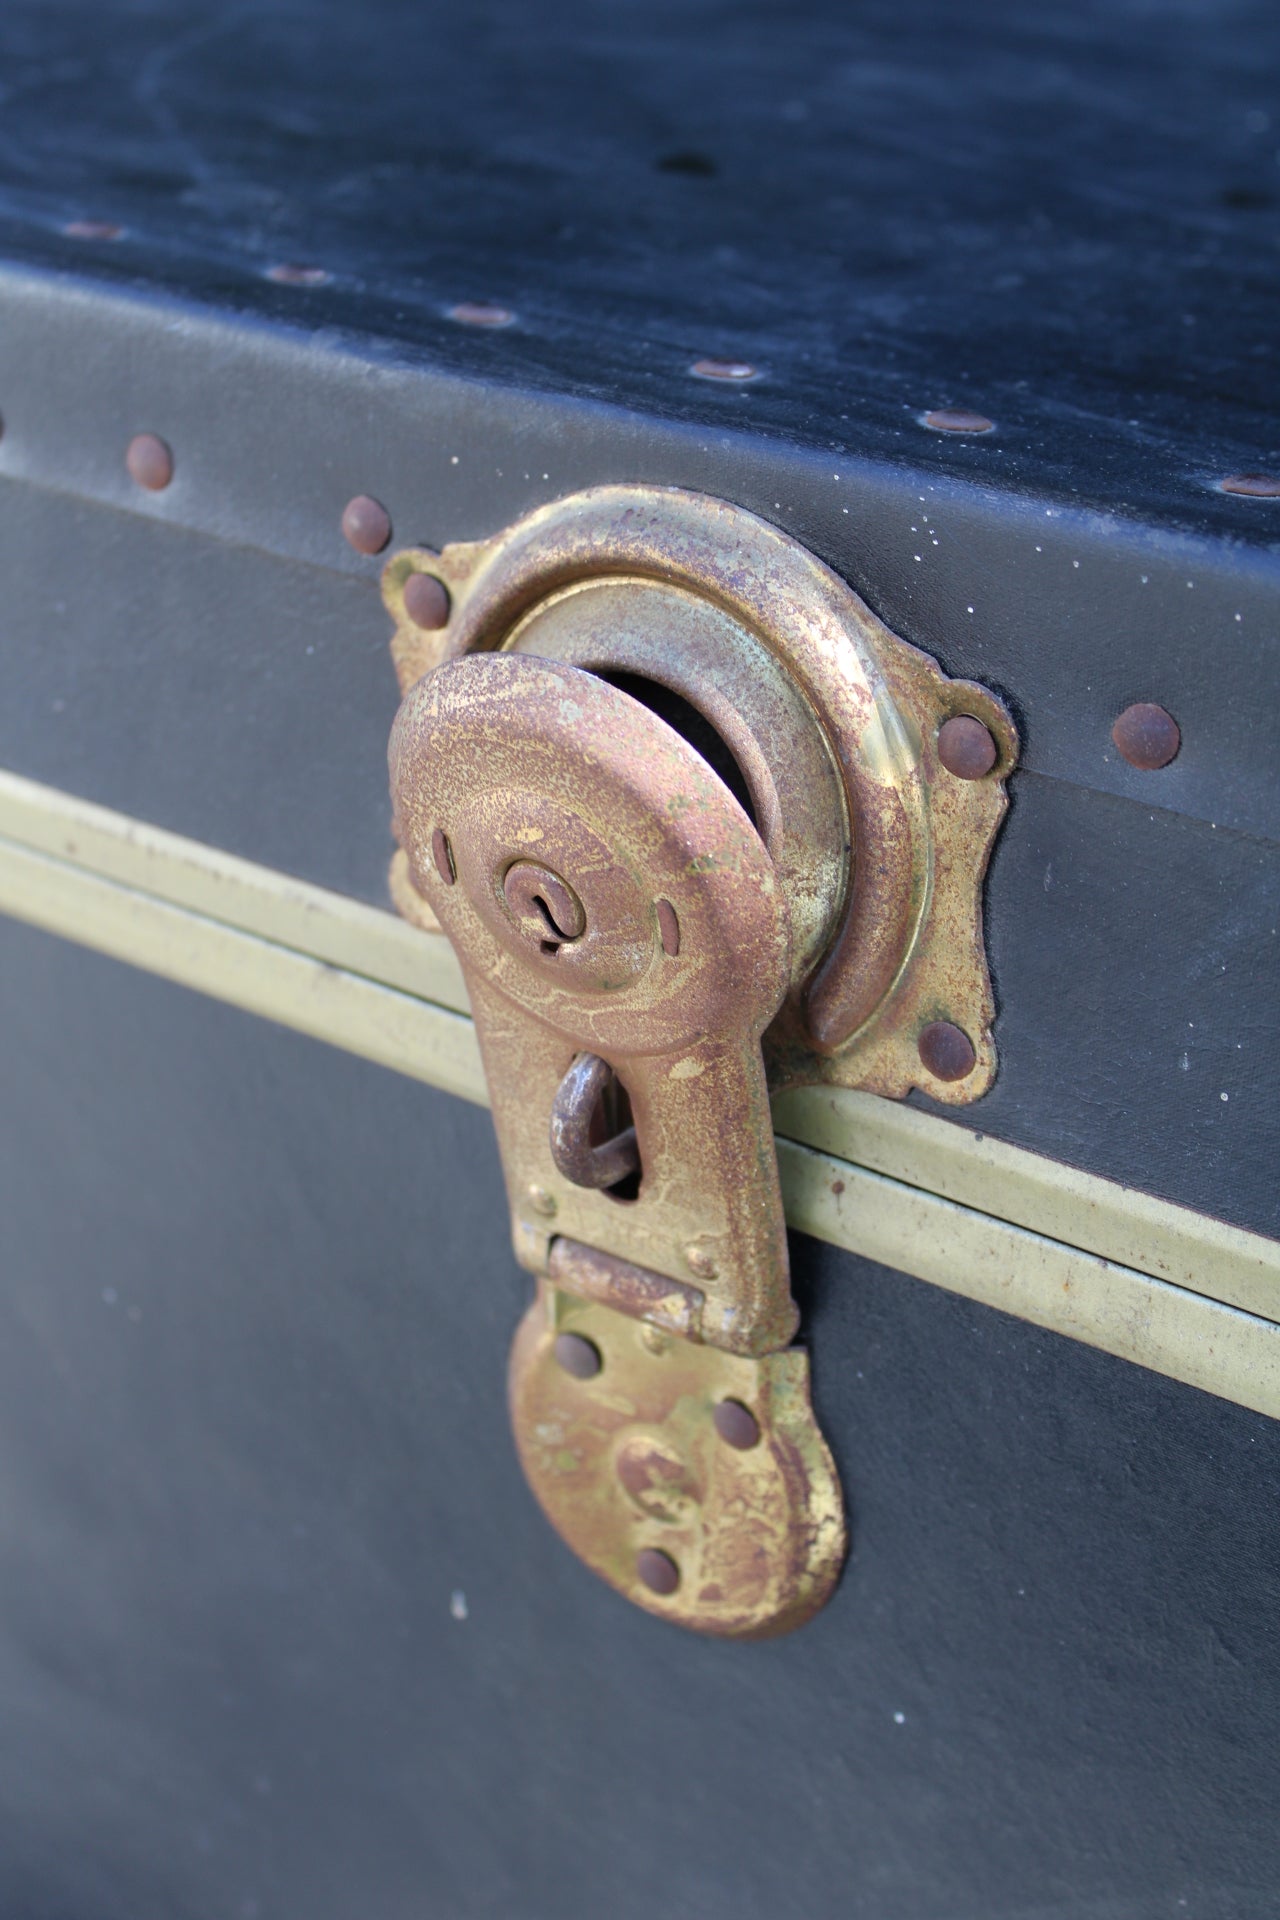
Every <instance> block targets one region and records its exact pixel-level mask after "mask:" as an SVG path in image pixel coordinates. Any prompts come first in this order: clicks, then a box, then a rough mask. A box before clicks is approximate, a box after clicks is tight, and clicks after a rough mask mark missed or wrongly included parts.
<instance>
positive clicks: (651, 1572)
mask: <svg viewBox="0 0 1280 1920" xmlns="http://www.w3.org/2000/svg"><path fill="white" fill-rule="evenodd" d="M636 1572H637V1573H638V1574H639V1576H640V1578H641V1580H642V1581H643V1582H644V1584H645V1586H646V1587H648V1589H649V1591H650V1593H658V1594H661V1595H662V1596H663V1598H664V1599H665V1598H666V1597H667V1595H668V1594H672V1593H674V1592H675V1590H676V1588H677V1587H678V1586H679V1585H680V1569H679V1567H678V1566H677V1565H676V1563H675V1561H674V1560H673V1559H672V1558H671V1555H670V1554H669V1553H663V1551H662V1549H661V1548H660V1547H642V1548H641V1549H640V1552H639V1553H638V1554H637V1555H636Z"/></svg>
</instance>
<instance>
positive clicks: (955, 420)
mask: <svg viewBox="0 0 1280 1920" xmlns="http://www.w3.org/2000/svg"><path fill="white" fill-rule="evenodd" d="M920 424H921V426H924V427H932V428H933V431H934V432H935V433H994V431H995V425H996V423H995V421H994V420H988V418H987V416H986V414H985V413H970V411H969V409H968V408H967V407H931V408H930V409H929V411H928V413H922V414H921V415H920Z"/></svg>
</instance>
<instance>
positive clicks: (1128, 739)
mask: <svg viewBox="0 0 1280 1920" xmlns="http://www.w3.org/2000/svg"><path fill="white" fill-rule="evenodd" d="M1111 738H1112V740H1113V741H1114V742H1115V745H1116V750H1117V751H1118V752H1119V754H1120V755H1121V757H1122V758H1123V759H1125V760H1127V761H1128V762H1129V765H1130V766H1131V767H1138V768H1140V769H1141V770H1142V772H1143V773H1155V772H1156V770H1157V768H1159V767H1167V766H1168V764H1169V762H1170V761H1171V760H1173V759H1176V758H1177V753H1178V748H1179V747H1180V746H1181V745H1182V735H1181V734H1180V733H1179V731H1178V723H1177V721H1176V720H1175V719H1174V717H1173V715H1172V714H1171V713H1166V712H1165V710H1164V708H1163V707H1158V706H1156V705H1155V703H1154V701H1151V700H1139V701H1137V702H1136V703H1135V704H1134V705H1133V706H1131V707H1126V708H1125V710H1124V712H1123V713H1122V714H1121V715H1120V718H1119V719H1118V720H1117V721H1116V723H1115V725H1114V727H1112V729H1111Z"/></svg>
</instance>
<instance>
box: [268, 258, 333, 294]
mask: <svg viewBox="0 0 1280 1920" xmlns="http://www.w3.org/2000/svg"><path fill="white" fill-rule="evenodd" d="M332 278H333V275H332V274H331V273H330V272H329V270H328V268H327V267H308V266H304V265H303V264H302V262H301V261H299V260H280V261H277V263H276V265H275V266H274V267H268V268H267V279H268V280H274V281H275V283H276V285H277V286H278V287H324V286H327V285H328V284H329V282H330V280H332Z"/></svg>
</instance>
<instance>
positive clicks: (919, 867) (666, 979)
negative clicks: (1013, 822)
mask: <svg viewBox="0 0 1280 1920" xmlns="http://www.w3.org/2000/svg"><path fill="white" fill-rule="evenodd" d="M384 591H385V595H386V598H387V602H388V605H389V607H390V609H391V611H392V613H393V615H394V617H395V620H396V635H395V640H394V643H393V647H394V652H395V657H396V663H397V667H398V669H399V671H400V676H401V682H402V686H403V687H404V689H405V697H404V701H403V704H402V706H401V708H400V712H399V714H398V716H397V719H396V723H395V727H394V730H393V733H392V739H391V752H390V764H391V785H392V794H393V800H394V807H395V821H396V832H397V837H398V839H399V841H400V845H401V849H402V854H401V855H400V856H398V857H397V864H396V867H395V869H394V870H393V887H394V890H395V893H396V898H397V901H398V904H400V906H401V908H402V910H403V911H405V912H406V913H407V914H408V915H409V917H411V918H413V919H415V920H417V921H418V922H419V924H422V925H424V926H434V925H436V924H438V925H439V926H440V927H442V928H443V930H444V931H445V933H447V935H448V936H449V938H450V939H451V941H452V942H453V944H454V947H455V949H456V951H457V953H458V956H459V959H460V961H461V963H462V967H463V971H464V973H465V976H466V981H467V987H468V991H469V994H470V997H471V1004H472V1009H473V1012H474V1015H475V1020H476V1025H477V1031H478V1034H479V1038H480V1044H481V1048H482V1052H483V1056H484V1061H485V1067H486V1072H487V1075H488V1080H489V1087H490V1092H491V1096H492V1102H493V1111H494V1119H495V1123H496V1126H497V1131H498V1138H499V1142H500V1145H501V1149H502V1157H503V1164H504V1167H505V1170H506V1176H507V1185H508V1192H509V1198H510V1203H511V1212H512V1221H513V1230H514V1238H515V1246H516V1253H517V1257H518V1258H519V1260H520V1261H521V1263H522V1264H523V1265H524V1266H526V1267H527V1268H529V1269H530V1271H531V1272H533V1273H534V1274H536V1275H537V1276H538V1291H537V1297H536V1299H535V1302H534V1304H533V1306H532V1307H531V1309H530V1311H529V1313H528V1315H527V1316H526V1318H525V1320H524V1322H523V1324H522V1326H521V1328H520V1330H519V1333H518V1334H517V1337H516V1342H515V1348H514V1351H513V1355H512V1362H511V1408H512V1418H513V1422H514V1425H515V1432H516V1440H517V1444H518V1447H519V1449H520V1455H521V1459H522V1461H523V1464H524V1467H525V1471H526V1473H527V1475H528V1477H529V1480H530V1483H531V1485H532V1487H533V1489H534V1491H535V1493H536V1494H537V1496H538V1499H539V1500H540V1501H541V1503H542V1505H543V1507H544V1509H545V1510H546V1512H547V1514H548V1516H549V1517H550V1519H551V1520H552V1522H553V1523H554V1525H555V1526H556V1527H557V1528H558V1529H559V1531H560V1532H561V1534H562V1535H563V1536H564V1538H565V1539H566V1540H567V1541H568V1542H569V1544H570V1545H571V1546H572V1547H573V1548H574V1549H575V1551H576V1552H578V1553H579V1554H580V1555H581V1557H582V1558H583V1559H584V1560H586V1561H587V1563H588V1564H589V1565H590V1566H592V1567H594V1568H595V1569H596V1571H597V1572H599V1573H600V1574H602V1575H603V1576H604V1578H606V1579H607V1580H609V1581H610V1582H611V1583H612V1584H613V1585H614V1586H615V1587H617V1588H618V1589H619V1590H620V1591H621V1592H623V1593H625V1594H626V1595H627V1596H628V1597H629V1598H631V1599H633V1600H636V1601H637V1602H638V1603H639V1604H641V1605H643V1606H646V1607H648V1608H649V1609H650V1610H651V1611H654V1612H658V1613H661V1614H663V1615H665V1616H666V1617H668V1618H670V1619H673V1620H676V1621H679V1622H680V1623H681V1624H683V1625H686V1626H690V1627H695V1628H699V1629H701V1630H703V1631H707V1632H712V1633H719V1634H728V1635H738V1636H753V1635H755V1636H758V1635H765V1634H771V1633H778V1632H782V1631H785V1630H786V1629H788V1628H790V1627H794V1626H797V1625H799V1624H800V1623H801V1622H803V1621H804V1620H806V1619H807V1618H809V1617H810V1616H811V1615H812V1614H813V1613H814V1612H816V1610H817V1609H818V1608H819V1607H820V1606H821V1605H822V1604H823V1602H824V1601H825V1599H826V1598H827V1596H828V1595H829V1593H830V1592H831V1590H832V1587H833V1586H834V1584H835V1581H836V1579H837V1577H838V1573H839V1569H840V1564H841V1561H842V1558H843V1554H844V1547H845V1526H844V1517H843V1508H842V1501H841V1496H840V1488H839V1482H838V1479H837V1476H836V1471H835V1467H834V1464H833V1462H832V1459H831V1456H830V1453H829V1451H828V1449H827V1446H826V1443H825V1441H824V1440H823V1437H822V1434H821V1432H820V1431H819V1429H818V1426H817V1423H816V1421H815V1419H814V1415H813V1412H812V1408H811V1405H810V1400H809V1379H808V1360H807V1356H806V1355H805V1353H804V1352H803V1351H802V1350H800V1349H797V1348H795V1347H793V1346H791V1344H790V1342H791V1340H792V1338H793V1336H794V1334H795V1331H796V1323H797V1314H796V1309H795V1305H794V1303H793V1301H792V1298H791V1289H790V1280H789V1269H788V1259H787V1243H786V1231H785V1225H784V1221H783V1213H782V1202H781V1196H780V1193H779V1186H778V1171H777V1163H776V1158H775V1153H774V1146H773V1133H772V1127H771V1124H770V1109H769V1100H770V1094H771V1092H776V1091H777V1090H778V1089H780V1088H781V1087H783V1086H790V1085H795V1084H798V1083H803V1082H814V1081H818V1082H822V1081H825V1082H828V1083H833V1084H837V1085H843V1086H860V1087H865V1088H869V1089H871V1090H872V1091H876V1092H880V1093H885V1094H889V1095H893V1096H899V1097H900V1096H901V1095H903V1094H905V1093H906V1092H907V1091H908V1090H909V1089H910V1088H911V1087H912V1086H920V1087H923V1088H924V1089H925V1090H926V1091H928V1092H929V1093H930V1094H932V1095H933V1096H934V1097H935V1098H941V1099H946V1100H971V1099H974V1098H976V1097H977V1096H978V1095H979V1094H980V1093H982V1092H983V1091H984V1090H985V1088H986V1087H987V1086H988V1085H989V1083H990V1080H991V1078H992V1075H993V1074H994V1071H995V1054H994V1048H993V1046H992V1041H991V1034H990V1025H991V1016H992V1007H991V995H990V986H989V982H988V977H987V969H986V964H985V958H984V954H983V947H982V938H981V918H980V906H981V882H982V874H983V870H984V867H985V863H986V858H987V853H988V850H989V847H990V843H991V840H992V837H993V835H994V832H995V829H996V826H997V824H998V822H999V819H1000V816H1001V813H1002V810H1003V806H1004V795H1003V786H1002V782H1003V778H1004V775H1005V774H1006V773H1007V772H1008V771H1009V769H1010V768H1011V766H1012V764H1013V760H1014V756H1015V752H1016V739H1015V735H1014V732H1013V728H1012V726H1011V723H1010V721H1009V719H1008V717H1007V715H1006V714H1005V713H1004V711H1003V709H1002V708H1001V707H1000V705H999V704H998V703H997V702H996V701H995V700H994V699H993V698H992V697H991V695H990V694H988V693H986V692H985V691H983V690H982V689H981V688H978V687H975V686H972V685H970V684H967V683H962V682H958V681H951V680H947V679H946V678H945V677H944V676H943V675H942V674H941V672H940V671H939V669H938V668H937V667H936V665H935V664H934V663H933V662H932V661H931V660H929V659H928V658H927V656H925V655H923V654H921V653H919V652H917V651H916V650H915V649H914V648H911V647H909V646H907V645H906V644H905V643H904V642H902V641H901V640H898V639H897V638H896V637H895V636H894V635H892V634H891V633H889V632H888V631H887V629H886V628H884V627H883V626H882V625H881V624H880V623H879V622H878V621H877V620H876V619H875V618H874V616H873V615H872V614H871V613H870V612H869V610H868V609H867V608H866V607H865V606H864V605H863V604H862V602H861V601H860V600H858V599H857V597H856V596H855V595H854V594H853V593H852V592H851V591H850V590H849V588H848V587H846V586H845V585H844V584H843V583H842V582H841V581H840V580H838V579H837V578H836V576H835V575H834V574H832V573H831V572H830V571H829V570H828V569H827V568H826V567H824V566H822V565H821V563H819V562H818V561H816V560H815V559H814V558H813V557H812V556H811V555H810V554H808V553H807V552H806V551H805V550H804V549H803V548H801V547H800V546H799V545H797V543H795V542H794V541H792V540H790V539H789V538H787V537H786V536H785V535H783V534H781V533H779V532H778V531H777V530H776V529H774V528H772V527H769V526H767V525H765V524H764V523H762V522H761V521H759V520H757V519H755V518H754V517H753V516H751V515H749V514H747V513H745V512H742V511H741V510H739V509H737V508H733V507H729V506H725V505H722V504H720V503H718V502H715V501H712V500H708V499H705V498H702V497H700V496H694V495H689V494H683V493H678V492H674V491H670V492H668V491H663V490H658V489H652V488H626V487H618V488H606V489H600V490H597V491H595V492H591V493H587V494H583V495H580V496H578V497H576V498H573V499H570V500H566V501H562V502H560V503H558V504H557V505H555V506H553V507H550V508H546V509H544V510H543V511H542V512H540V513H537V514H534V515H533V516H531V517H530V518H529V519H527V520H525V521H522V522H521V523H519V524H518V525H517V526H515V527H513V528H511V529H509V530H508V531H507V532H505V533H503V534H500V535H498V536H497V537H496V538H495V539H494V540H492V541H489V542H486V543H482V544H479V545H472V546H465V547H463V546H456V547H450V548H448V549H446V550H445V552H444V553H442V554H439V555H435V554H430V553H427V552H425V551H412V552H406V553H400V554H397V555H396V556H395V557H394V558H393V559H392V560H391V561H390V563H389V564H388V566H387V569H386V573H385V576H384ZM948 730H949V737H948Z"/></svg>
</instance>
